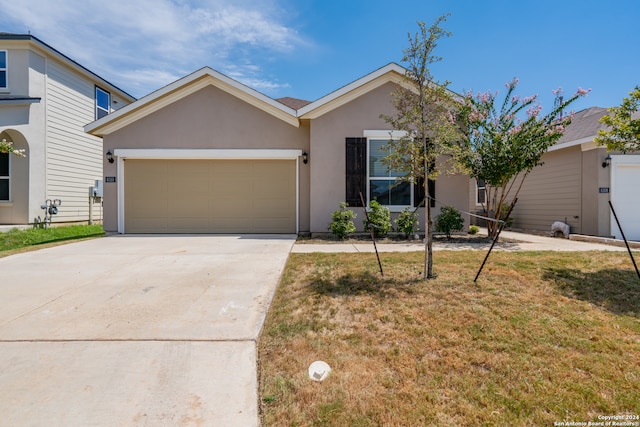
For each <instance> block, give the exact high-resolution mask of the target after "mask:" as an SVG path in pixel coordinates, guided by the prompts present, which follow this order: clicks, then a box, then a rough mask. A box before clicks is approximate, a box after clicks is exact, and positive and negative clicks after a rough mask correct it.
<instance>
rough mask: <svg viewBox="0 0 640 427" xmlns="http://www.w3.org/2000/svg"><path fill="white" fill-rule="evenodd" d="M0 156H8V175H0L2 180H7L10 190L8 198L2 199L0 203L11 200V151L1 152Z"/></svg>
mask: <svg viewBox="0 0 640 427" xmlns="http://www.w3.org/2000/svg"><path fill="white" fill-rule="evenodd" d="M0 156H7V173H8V175H0V181H7V185H8V191H7V198H6V199H0V203H3V202H10V201H11V155H10V153H0Z"/></svg>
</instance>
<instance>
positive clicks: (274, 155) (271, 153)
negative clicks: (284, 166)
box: [113, 148, 302, 160]
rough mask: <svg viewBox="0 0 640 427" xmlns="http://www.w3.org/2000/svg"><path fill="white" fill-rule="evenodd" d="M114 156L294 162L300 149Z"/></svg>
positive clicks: (136, 151)
mask: <svg viewBox="0 0 640 427" xmlns="http://www.w3.org/2000/svg"><path fill="white" fill-rule="evenodd" d="M113 155H114V156H116V157H118V158H122V159H182V160H194V159H201V160H202V159H209V160H215V159H219V160H250V159H261V160H293V159H297V158H298V157H300V156H302V150H300V149H250V148H247V149H226V148H202V149H188V148H164V149H163V148H151V149H145V148H116V149H115V150H113Z"/></svg>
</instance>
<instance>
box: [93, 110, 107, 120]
mask: <svg viewBox="0 0 640 427" xmlns="http://www.w3.org/2000/svg"><path fill="white" fill-rule="evenodd" d="M107 114H109V113H107V112H106V111H105V110H103V109H102V108H98V109H97V110H96V120H97V119H101V118H103V117H104V116H106V115H107Z"/></svg>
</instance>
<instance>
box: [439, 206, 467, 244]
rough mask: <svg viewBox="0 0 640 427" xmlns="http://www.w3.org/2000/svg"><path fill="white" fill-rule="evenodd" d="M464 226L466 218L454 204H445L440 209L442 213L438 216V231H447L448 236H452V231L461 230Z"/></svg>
mask: <svg viewBox="0 0 640 427" xmlns="http://www.w3.org/2000/svg"><path fill="white" fill-rule="evenodd" d="M463 226H464V219H462V215H460V211H458V210H457V209H456V208H454V207H453V206H443V207H442V209H440V214H438V216H437V217H436V231H439V232H441V233H445V234H446V235H447V237H448V238H451V232H452V231H461V230H462V227H463Z"/></svg>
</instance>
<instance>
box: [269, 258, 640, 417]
mask: <svg viewBox="0 0 640 427" xmlns="http://www.w3.org/2000/svg"><path fill="white" fill-rule="evenodd" d="M484 254H485V253H484V252H472V251H462V252H452V251H441V252H436V253H435V254H434V266H435V268H434V270H435V271H436V272H437V273H439V276H438V278H437V279H435V280H433V281H428V282H423V281H421V280H418V277H419V276H420V274H421V266H422V256H423V254H421V253H419V252H418V253H386V254H381V257H382V262H383V265H384V267H385V278H384V279H381V278H380V275H379V273H378V270H377V261H376V259H375V255H373V254H292V255H291V256H290V258H289V263H288V266H287V268H286V270H285V272H284V275H283V280H282V283H281V284H280V287H279V289H278V291H277V293H276V295H275V298H274V301H273V304H272V306H271V309H270V312H269V314H268V317H267V320H266V324H265V327H264V329H263V332H262V336H261V338H260V341H259V344H258V347H259V349H258V351H259V371H260V396H261V400H262V401H261V406H262V411H263V414H262V415H263V423H264V425H267V426H276V425H278V426H280V425H287V426H289V425H291V426H293V425H298V426H303V425H304V426H307V425H309V426H418V425H442V426H451V425H516V426H518V425H554V423H559V422H566V421H573V422H584V423H587V422H589V421H592V422H598V421H600V419H599V417H603V416H613V415H629V416H631V418H633V417H636V416H638V415H640V282H639V281H638V279H637V277H636V275H635V271H634V270H633V267H632V265H631V262H630V260H629V258H628V255H627V254H624V253H611V252H607V253H605V252H584V253H552V252H523V253H506V252H497V253H493V254H492V255H491V258H490V261H489V263H488V264H487V266H486V267H485V270H484V271H483V273H482V275H481V276H480V279H479V281H478V284H477V285H476V284H474V283H473V277H474V276H475V273H476V271H477V269H478V267H479V265H480V263H481V261H482V258H483V256H484ZM315 360H323V361H325V362H327V363H328V364H329V365H330V366H331V368H332V372H331V374H330V375H329V377H328V378H327V379H326V380H325V381H323V382H315V381H311V380H310V379H309V377H308V373H307V368H308V367H309V365H310V364H311V363H312V362H313V361H315ZM633 422H638V420H637V419H636V420H633ZM585 425H586V424H585Z"/></svg>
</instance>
